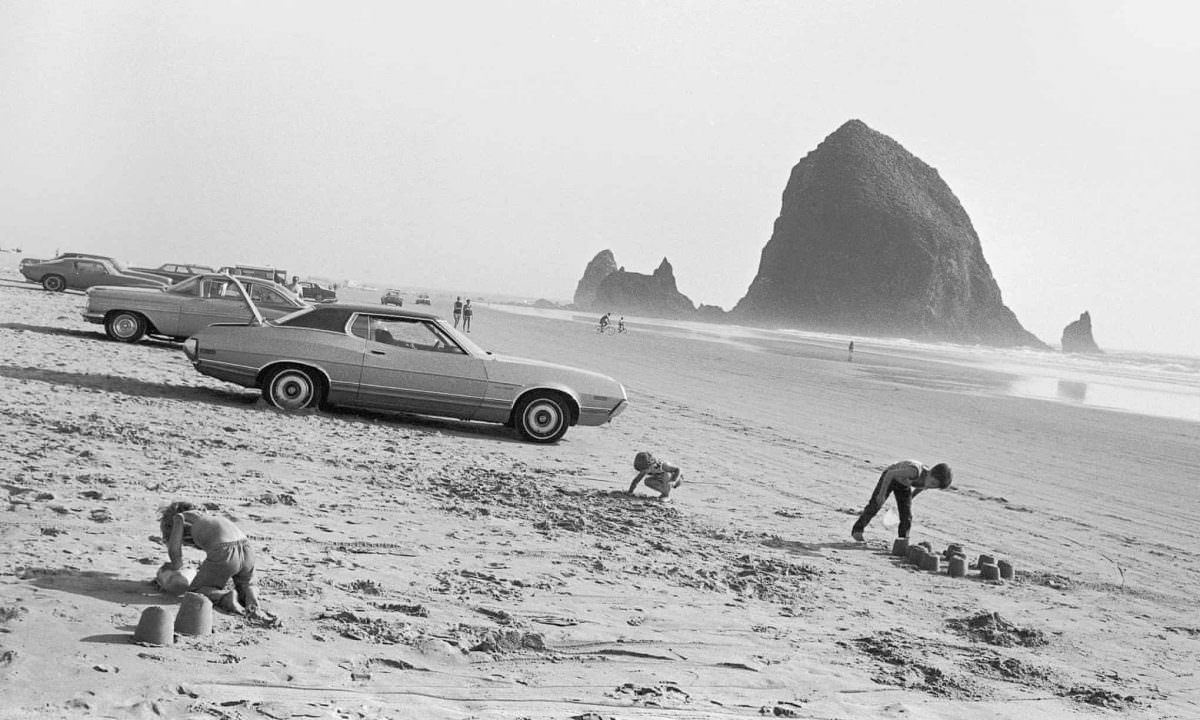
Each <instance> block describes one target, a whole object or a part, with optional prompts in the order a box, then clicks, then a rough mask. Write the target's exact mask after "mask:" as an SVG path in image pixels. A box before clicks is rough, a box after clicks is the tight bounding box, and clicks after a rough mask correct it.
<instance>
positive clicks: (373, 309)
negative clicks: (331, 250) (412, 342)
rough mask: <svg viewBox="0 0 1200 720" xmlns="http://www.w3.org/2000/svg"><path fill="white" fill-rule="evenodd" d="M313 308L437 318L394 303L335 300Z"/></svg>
mask: <svg viewBox="0 0 1200 720" xmlns="http://www.w3.org/2000/svg"><path fill="white" fill-rule="evenodd" d="M315 308H316V309H315V310H314V311H313V312H320V311H321V310H350V311H351V312H359V313H366V314H368V315H386V316H388V317H397V318H413V319H417V320H437V319H438V316H437V315H434V314H433V313H426V312H419V311H417V310H408V309H405V308H398V307H395V306H394V305H369V304H367V303H344V302H335V303H328V304H321V305H316V306H315Z"/></svg>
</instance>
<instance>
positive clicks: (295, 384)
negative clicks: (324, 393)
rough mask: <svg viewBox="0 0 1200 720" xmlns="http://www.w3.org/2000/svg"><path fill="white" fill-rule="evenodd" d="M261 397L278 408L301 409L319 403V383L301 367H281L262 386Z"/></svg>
mask: <svg viewBox="0 0 1200 720" xmlns="http://www.w3.org/2000/svg"><path fill="white" fill-rule="evenodd" d="M263 399H264V400H266V401H267V402H268V403H270V404H271V405H273V406H275V407H277V408H279V409H280V410H303V409H305V408H310V407H316V406H317V405H319V404H320V403H321V383H320V381H319V380H317V377H316V375H315V373H313V372H312V371H311V370H306V369H303V368H283V369H282V370H279V371H277V372H276V373H275V374H274V375H272V376H271V379H270V380H269V381H268V382H267V384H266V385H265V386H264V387H263Z"/></svg>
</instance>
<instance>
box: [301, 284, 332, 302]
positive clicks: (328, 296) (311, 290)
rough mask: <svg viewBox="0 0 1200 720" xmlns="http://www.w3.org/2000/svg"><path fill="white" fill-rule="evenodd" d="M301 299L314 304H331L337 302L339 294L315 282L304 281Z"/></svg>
mask: <svg viewBox="0 0 1200 720" xmlns="http://www.w3.org/2000/svg"><path fill="white" fill-rule="evenodd" d="M300 297H302V298H304V299H305V300H312V301H314V302H330V301H332V300H337V292H336V291H334V290H331V289H329V288H324V287H321V286H320V285H318V284H316V283H315V282H308V281H304V282H301V283H300Z"/></svg>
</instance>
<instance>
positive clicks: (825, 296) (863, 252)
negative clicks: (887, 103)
mask: <svg viewBox="0 0 1200 720" xmlns="http://www.w3.org/2000/svg"><path fill="white" fill-rule="evenodd" d="M733 314H734V317H735V318H737V319H741V320H746V321H757V322H764V321H769V322H774V323H779V324H782V325H786V326H791V327H802V328H809V329H817V330H833V331H839V332H850V333H854V334H859V335H887V336H903V337H912V338H919V339H925V340H949V341H954V342H965V343H982V344H988V345H999V346H1012V345H1030V346H1035V347H1043V348H1044V347H1046V346H1045V344H1044V343H1042V342H1041V341H1040V340H1038V339H1037V338H1036V337H1034V336H1033V335H1032V334H1031V333H1029V332H1028V331H1026V330H1025V328H1023V327H1021V323H1020V322H1019V321H1018V320H1017V318H1016V315H1014V314H1013V312H1012V311H1011V310H1009V309H1008V307H1006V306H1005V305H1004V303H1003V301H1002V300H1001V297H1000V288H999V286H998V285H997V284H996V281H995V279H994V278H993V277H992V272H991V268H989V267H988V264H987V261H986V260H985V259H984V257H983V250H982V248H981V246H980V244H979V237H978V236H977V235H976V234H975V228H974V227H973V226H972V225H971V219H970V218H969V217H967V213H966V211H965V210H963V207H962V205H961V204H960V203H959V202H958V198H956V197H955V196H954V193H953V192H951V190H950V188H949V187H948V186H947V185H946V183H945V182H944V181H943V180H942V178H941V177H940V176H939V175H938V172H937V170H935V169H933V168H932V167H930V166H929V165H926V164H925V163H924V162H922V161H921V160H920V159H919V158H917V157H915V156H914V155H912V153H910V152H908V151H907V150H905V149H904V148H903V147H901V146H900V144H899V143H898V142H896V141H895V140H893V139H892V138H890V137H888V136H887V135H884V134H882V133H879V132H876V131H875V130H872V129H871V128H869V127H867V125H866V124H865V123H863V122H862V121H860V120H851V121H849V122H847V123H846V124H844V125H842V126H841V127H840V128H838V129H837V130H836V131H835V132H834V133H833V134H832V135H830V136H829V137H827V138H825V140H824V141H823V142H822V143H821V144H820V145H818V146H817V148H816V149H815V150H813V151H812V152H810V153H809V154H808V155H806V156H805V157H804V158H803V159H801V160H800V162H799V163H797V164H796V166H795V167H794V168H792V174H791V178H790V179H789V180H788V184H787V187H786V188H785V189H784V191H783V207H782V209H781V211H780V214H779V218H778V219H777V220H776V221H775V230H774V233H773V234H772V235H771V239H770V241H769V242H768V243H767V244H766V247H764V248H763V251H762V258H761V260H760V263H759V268H758V274H757V275H756V276H755V278H754V281H753V282H752V283H751V284H750V288H749V290H748V291H747V292H746V296H745V297H744V298H742V300H741V301H740V302H739V303H738V305H737V307H735V308H734V310H733Z"/></svg>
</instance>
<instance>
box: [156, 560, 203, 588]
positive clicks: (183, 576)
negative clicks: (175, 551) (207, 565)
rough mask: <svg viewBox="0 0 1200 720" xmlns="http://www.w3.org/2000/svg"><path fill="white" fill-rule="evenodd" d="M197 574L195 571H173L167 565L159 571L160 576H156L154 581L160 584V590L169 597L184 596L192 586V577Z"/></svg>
mask: <svg viewBox="0 0 1200 720" xmlns="http://www.w3.org/2000/svg"><path fill="white" fill-rule="evenodd" d="M195 574H196V571H195V570H171V569H169V568H167V567H166V566H165V565H164V566H163V567H160V568H159V569H158V574H157V575H155V576H154V581H155V582H157V583H158V588H159V589H160V590H162V591H163V592H164V593H166V594H168V595H182V594H184V593H185V592H187V589H188V586H189V585H191V584H192V577H194V576H195Z"/></svg>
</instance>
